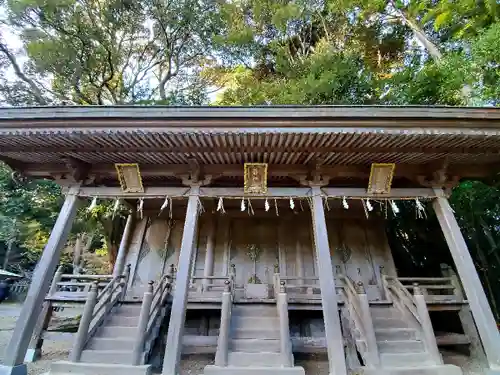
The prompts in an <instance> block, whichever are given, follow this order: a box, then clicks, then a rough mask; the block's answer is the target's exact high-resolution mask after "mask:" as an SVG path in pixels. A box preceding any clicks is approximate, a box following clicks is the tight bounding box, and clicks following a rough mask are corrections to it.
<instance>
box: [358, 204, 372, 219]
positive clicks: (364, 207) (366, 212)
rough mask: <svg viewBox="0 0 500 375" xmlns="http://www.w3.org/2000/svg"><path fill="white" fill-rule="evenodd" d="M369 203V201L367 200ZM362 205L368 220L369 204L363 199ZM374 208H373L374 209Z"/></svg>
mask: <svg viewBox="0 0 500 375" xmlns="http://www.w3.org/2000/svg"><path fill="white" fill-rule="evenodd" d="M367 201H368V200H367ZM361 204H362V205H363V210H364V211H365V215H366V218H367V219H368V216H369V213H368V211H369V210H368V206H367V202H365V201H364V200H363V199H361ZM372 208H373V207H372Z"/></svg>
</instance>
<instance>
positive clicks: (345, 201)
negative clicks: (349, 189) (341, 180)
mask: <svg viewBox="0 0 500 375" xmlns="http://www.w3.org/2000/svg"><path fill="white" fill-rule="evenodd" d="M342 206H344V208H345V209H346V210H348V209H349V204H348V203H347V200H346V199H345V197H343V198H342Z"/></svg>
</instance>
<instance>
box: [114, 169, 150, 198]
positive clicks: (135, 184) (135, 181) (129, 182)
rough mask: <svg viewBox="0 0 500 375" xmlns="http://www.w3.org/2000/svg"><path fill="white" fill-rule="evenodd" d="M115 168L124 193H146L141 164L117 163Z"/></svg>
mask: <svg viewBox="0 0 500 375" xmlns="http://www.w3.org/2000/svg"><path fill="white" fill-rule="evenodd" d="M115 168H116V173H117V174H118V180H119V181H120V186H121V188H122V191H123V192H124V193H144V187H143V185H142V177H141V171H140V169H139V164H137V163H117V164H115Z"/></svg>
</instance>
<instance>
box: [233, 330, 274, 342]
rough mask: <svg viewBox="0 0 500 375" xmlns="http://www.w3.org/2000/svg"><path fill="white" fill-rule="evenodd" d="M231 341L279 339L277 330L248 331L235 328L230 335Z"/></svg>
mask: <svg viewBox="0 0 500 375" xmlns="http://www.w3.org/2000/svg"><path fill="white" fill-rule="evenodd" d="M230 336H231V338H233V339H275V340H278V339H279V338H280V331H279V328H278V327H276V329H248V328H236V329H233V330H232V331H231V333H230Z"/></svg>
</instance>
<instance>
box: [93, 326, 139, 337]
mask: <svg viewBox="0 0 500 375" xmlns="http://www.w3.org/2000/svg"><path fill="white" fill-rule="evenodd" d="M136 335H137V327H119V326H104V327H101V328H99V330H97V334H96V337H107V338H131V337H135V336H136Z"/></svg>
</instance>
